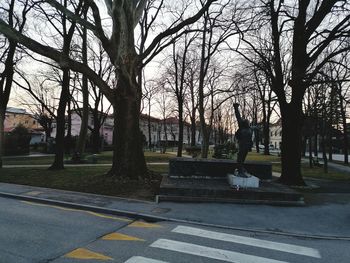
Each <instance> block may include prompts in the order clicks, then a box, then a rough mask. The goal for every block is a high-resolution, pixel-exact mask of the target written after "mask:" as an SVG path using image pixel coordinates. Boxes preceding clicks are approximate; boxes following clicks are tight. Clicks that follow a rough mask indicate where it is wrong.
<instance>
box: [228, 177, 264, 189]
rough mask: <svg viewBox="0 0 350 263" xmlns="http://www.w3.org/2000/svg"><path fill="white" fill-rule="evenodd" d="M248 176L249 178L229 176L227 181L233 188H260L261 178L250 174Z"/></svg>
mask: <svg viewBox="0 0 350 263" xmlns="http://www.w3.org/2000/svg"><path fill="white" fill-rule="evenodd" d="M247 175H248V177H240V176H235V175H234V174H227V180H228V183H229V184H230V186H231V187H237V186H238V187H241V188H258V187H259V178H258V177H255V176H253V175H250V174H247Z"/></svg>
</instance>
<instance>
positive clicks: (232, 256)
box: [151, 239, 286, 263]
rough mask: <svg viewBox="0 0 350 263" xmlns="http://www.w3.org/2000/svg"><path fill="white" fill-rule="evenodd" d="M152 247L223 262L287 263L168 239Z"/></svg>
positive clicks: (156, 242) (157, 242)
mask: <svg viewBox="0 0 350 263" xmlns="http://www.w3.org/2000/svg"><path fill="white" fill-rule="evenodd" d="M151 247H156V248H162V249H167V250H171V251H177V252H181V253H185V254H190V255H195V256H200V257H206V258H211V259H217V260H223V261H226V262H235V263H286V261H279V260H274V259H270V258H263V257H258V256H252V255H246V254H242V253H238V252H232V251H228V250H223V249H217V248H211V247H205V246H199V245H194V244H191V243H185V242H179V241H174V240H168V239H158V240H157V241H155V242H154V243H152V244H151Z"/></svg>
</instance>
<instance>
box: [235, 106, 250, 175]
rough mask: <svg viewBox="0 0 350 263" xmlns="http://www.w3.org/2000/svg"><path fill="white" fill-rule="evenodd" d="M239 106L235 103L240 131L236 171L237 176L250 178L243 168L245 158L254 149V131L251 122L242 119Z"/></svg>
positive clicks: (238, 133)
mask: <svg viewBox="0 0 350 263" xmlns="http://www.w3.org/2000/svg"><path fill="white" fill-rule="evenodd" d="M238 106H239V104H238V103H234V104H233V107H234V109H235V115H236V119H237V121H238V130H237V132H236V139H237V140H238V154H237V163H238V169H237V170H238V171H235V174H237V176H240V177H248V175H247V174H246V170H245V169H244V167H243V164H244V161H245V158H246V157H247V154H248V152H249V151H251V149H252V147H253V141H252V135H253V132H252V129H251V128H250V126H249V121H248V120H246V119H242V117H241V114H240V112H239V109H238Z"/></svg>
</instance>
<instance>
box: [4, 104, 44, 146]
mask: <svg viewBox="0 0 350 263" xmlns="http://www.w3.org/2000/svg"><path fill="white" fill-rule="evenodd" d="M18 125H22V126H24V127H25V128H27V129H28V130H29V132H30V134H31V141H30V144H36V143H41V142H44V141H45V133H44V129H43V128H42V127H41V125H40V124H39V123H38V121H37V120H36V119H35V118H34V117H33V115H32V114H30V113H28V112H27V111H26V110H25V109H20V108H14V107H8V108H6V112H5V121H4V131H5V132H11V131H12V130H13V129H14V128H16V127H17V126H18Z"/></svg>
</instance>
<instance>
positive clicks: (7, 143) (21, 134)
mask: <svg viewBox="0 0 350 263" xmlns="http://www.w3.org/2000/svg"><path fill="white" fill-rule="evenodd" d="M30 139H31V135H30V133H29V131H28V129H27V128H25V127H24V126H23V125H18V126H17V127H16V128H15V129H14V130H13V131H12V132H10V133H6V134H5V140H4V154H5V155H23V154H29V148H30V147H29V143H30Z"/></svg>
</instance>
